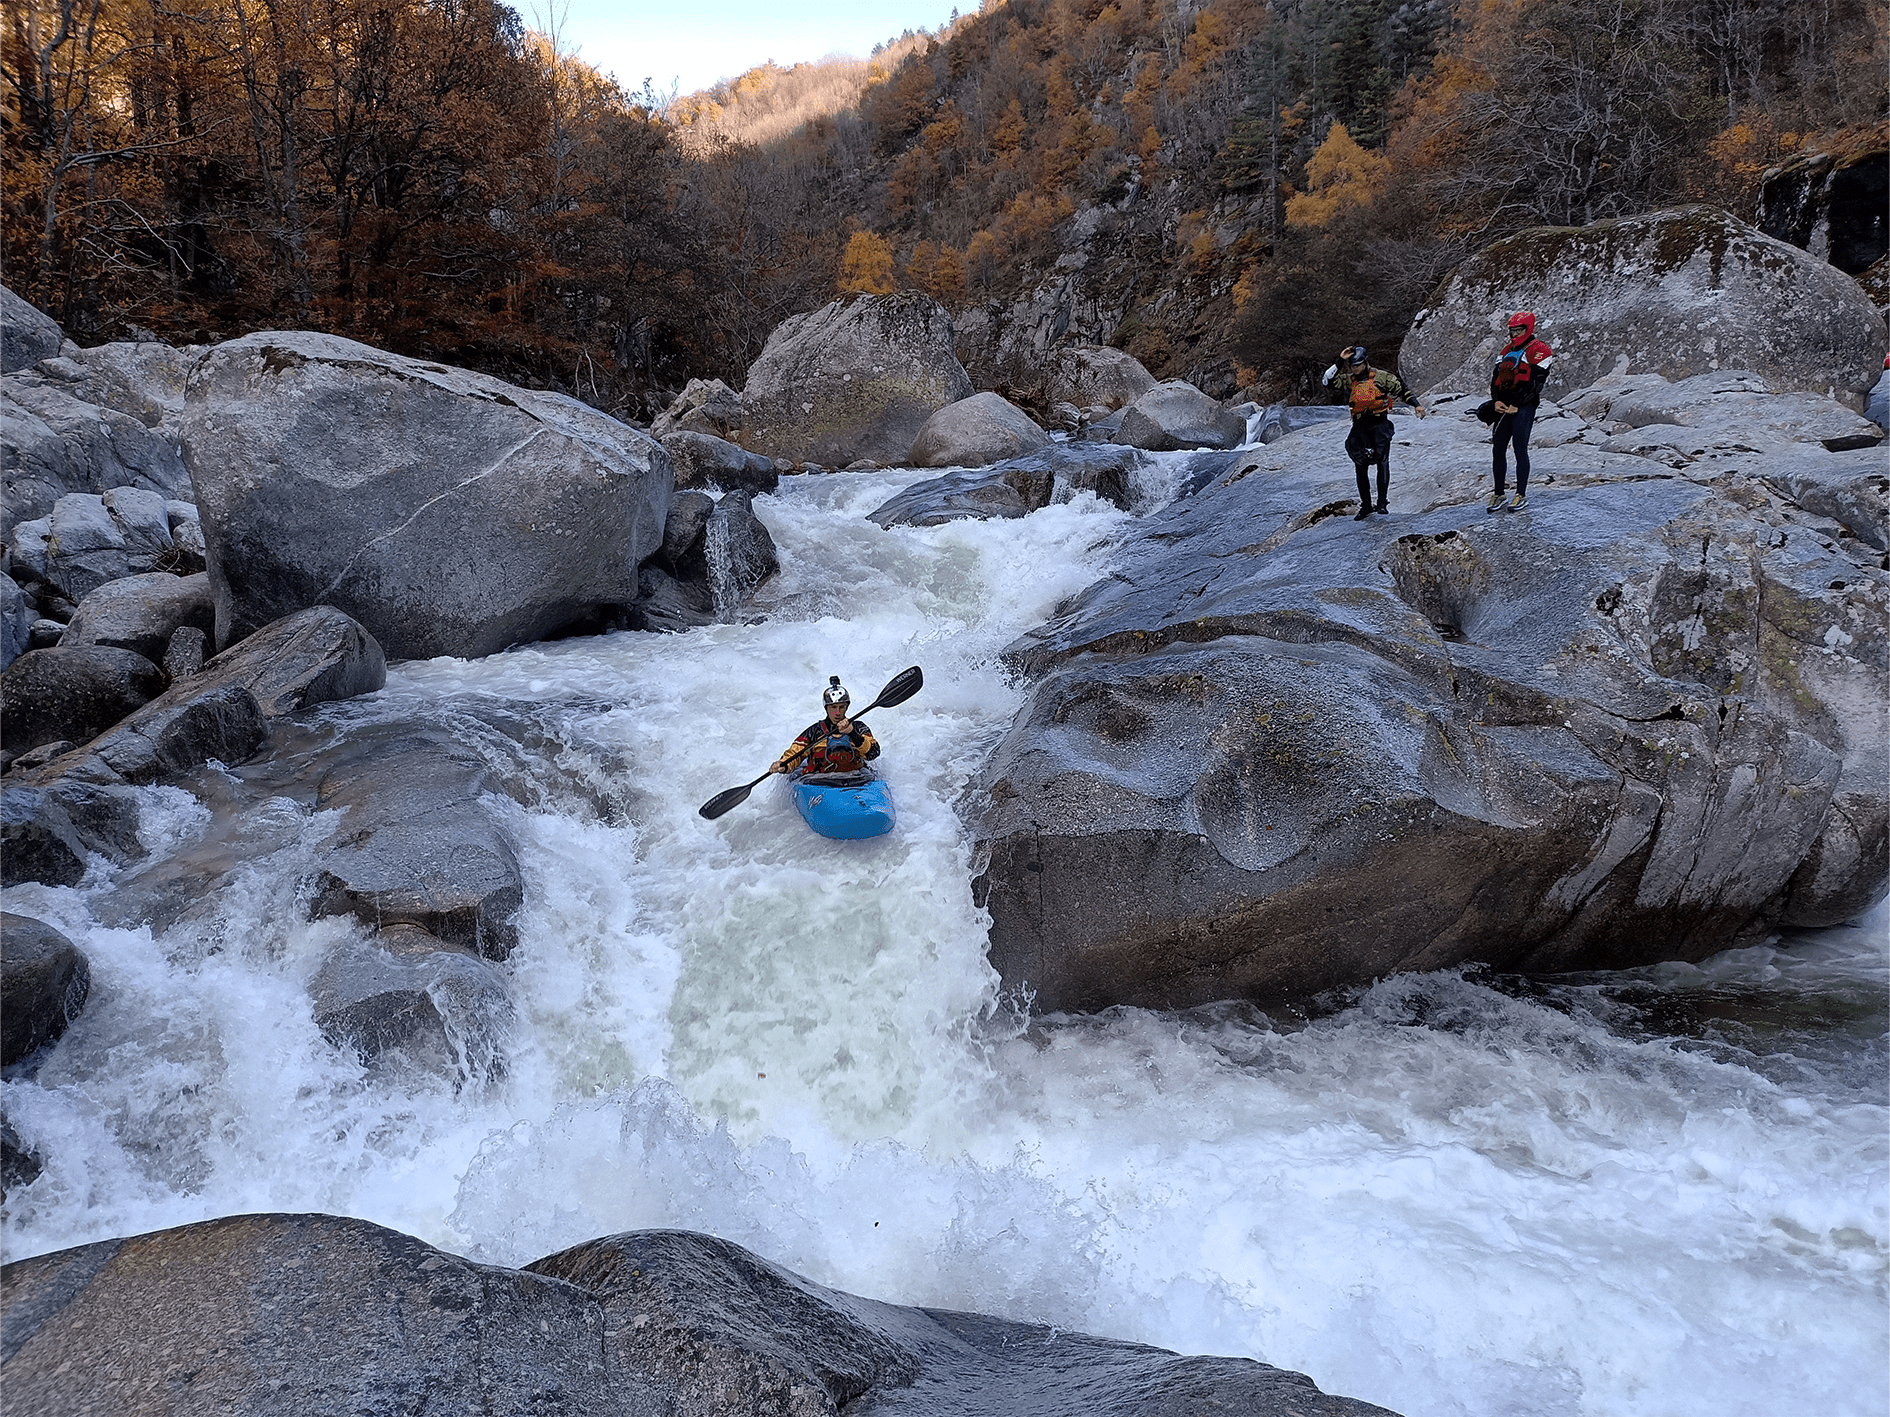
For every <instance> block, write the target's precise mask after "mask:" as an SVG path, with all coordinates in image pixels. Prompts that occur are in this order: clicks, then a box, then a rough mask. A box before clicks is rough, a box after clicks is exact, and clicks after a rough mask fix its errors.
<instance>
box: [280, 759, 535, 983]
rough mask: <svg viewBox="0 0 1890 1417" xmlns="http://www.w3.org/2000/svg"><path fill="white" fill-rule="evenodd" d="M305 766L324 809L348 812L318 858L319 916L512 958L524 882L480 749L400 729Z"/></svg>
mask: <svg viewBox="0 0 1890 1417" xmlns="http://www.w3.org/2000/svg"><path fill="white" fill-rule="evenodd" d="M304 766H305V770H309V769H312V770H314V771H315V772H318V773H319V782H320V787H319V789H318V791H317V793H316V799H315V800H316V805H317V806H318V807H319V808H320V809H322V810H338V809H344V810H345V811H346V813H347V815H346V816H345V817H344V818H343V819H342V823H341V825H340V828H339V832H338V836H337V839H336V843H335V845H334V847H333V848H332V849H330V850H328V851H327V852H325V853H324V854H323V855H322V857H321V858H320V866H319V874H318V875H317V877H316V896H315V901H314V906H313V912H314V914H315V915H317V916H324V915H346V914H352V915H353V916H355V917H356V918H357V919H359V920H360V921H362V922H363V923H364V924H366V925H369V926H372V927H376V928H379V927H383V926H387V925H395V924H404V925H415V926H418V927H419V928H420V929H422V930H425V931H427V932H428V933H429V934H431V935H434V936H436V937H437V938H439V939H441V940H444V941H446V942H447V943H448V944H453V945H460V946H464V947H465V948H467V949H469V950H471V951H473V952H474V953H477V954H482V955H485V956H486V957H488V958H490V959H504V958H505V957H506V955H508V954H509V953H511V951H512V948H513V946H515V945H516V944H517V943H518V931H517V928H516V926H515V925H514V923H513V917H514V916H515V915H516V914H517V913H518V908H519V906H520V905H521V904H522V903H523V901H524V898H525V890H524V879H523V877H522V876H521V874H520V872H519V865H518V857H517V855H516V854H515V853H514V850H513V847H512V842H511V838H510V836H509V835H508V833H507V832H506V830H505V828H504V826H503V825H502V823H501V822H500V821H499V819H498V817H497V815H496V814H495V812H494V811H493V809H492V807H491V806H490V805H489V804H488V803H487V801H486V797H487V794H489V793H492V792H494V791H502V790H503V786H504V783H503V782H502V781H501V780H500V779H499V778H498V777H497V775H496V774H495V773H494V771H493V768H492V765H491V764H490V763H489V762H488V761H487V759H486V758H485V757H484V756H483V755H482V754H481V753H480V752H479V751H478V749H477V748H476V747H474V746H472V745H469V744H467V743H464V742H461V741H459V740H457V739H455V738H454V737H453V736H452V735H451V734H449V733H447V732H446V731H444V730H442V729H438V728H431V727H425V726H409V725H392V726H389V727H387V728H384V729H380V730H376V731H370V732H368V733H365V734H362V735H360V736H358V737H355V738H353V739H350V740H349V741H348V742H347V743H346V744H344V745H341V746H340V747H338V748H337V749H336V750H335V751H334V752H333V753H332V754H328V755H323V756H322V757H318V758H316V759H314V760H313V761H312V762H307V763H305V765H304Z"/></svg>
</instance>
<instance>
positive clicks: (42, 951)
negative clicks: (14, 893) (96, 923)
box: [0, 912, 92, 1067]
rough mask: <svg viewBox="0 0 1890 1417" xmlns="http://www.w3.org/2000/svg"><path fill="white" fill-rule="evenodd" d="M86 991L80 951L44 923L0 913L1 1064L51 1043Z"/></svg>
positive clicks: (87, 965) (86, 969) (86, 966)
mask: <svg viewBox="0 0 1890 1417" xmlns="http://www.w3.org/2000/svg"><path fill="white" fill-rule="evenodd" d="M91 991H92V965H91V961H89V960H88V959H86V957H85V952H84V951H83V950H81V949H80V948H79V947H78V946H77V945H75V944H73V943H72V941H70V940H68V939H67V938H66V937H65V936H64V935H62V934H60V933H59V932H58V931H57V930H55V929H53V927H52V926H50V925H48V924H46V923H45V922H44V921H40V920H34V919H32V918H30V917H29V916H25V915H14V914H12V913H10V912H0V1067H12V1066H13V1064H15V1063H17V1062H19V1061H20V1059H22V1058H24V1057H26V1056H27V1054H29V1053H32V1052H34V1051H36V1050H38V1049H40V1048H43V1047H45V1046H46V1045H47V1044H48V1043H51V1042H53V1041H55V1040H56V1039H57V1038H58V1037H59V1036H60V1035H61V1034H62V1033H64V1032H65V1031H66V1026H67V1025H68V1024H70V1023H71V1022H72V1020H73V1018H74V1017H75V1016H76V1015H77V1014H78V1012H79V1010H80V1009H82V1008H84V1007H85V1000H86V996H87V995H88V994H89V993H91Z"/></svg>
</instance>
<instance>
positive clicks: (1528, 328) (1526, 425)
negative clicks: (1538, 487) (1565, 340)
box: [1485, 310, 1555, 512]
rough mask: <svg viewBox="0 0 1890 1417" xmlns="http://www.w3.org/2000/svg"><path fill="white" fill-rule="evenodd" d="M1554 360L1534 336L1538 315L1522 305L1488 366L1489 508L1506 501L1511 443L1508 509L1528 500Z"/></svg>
mask: <svg viewBox="0 0 1890 1417" xmlns="http://www.w3.org/2000/svg"><path fill="white" fill-rule="evenodd" d="M1554 363H1555V351H1554V350H1552V349H1550V348H1549V346H1548V345H1546V344H1544V343H1543V342H1542V341H1541V340H1539V339H1537V338H1536V317H1535V316H1534V315H1533V314H1531V313H1530V312H1529V311H1527V310H1518V311H1517V312H1516V313H1515V314H1514V315H1511V316H1510V317H1509V343H1508V345H1506V346H1505V347H1504V349H1503V352H1502V353H1501V354H1499V355H1497V356H1496V368H1495V369H1493V370H1491V371H1490V400H1491V402H1493V403H1494V404H1495V405H1496V422H1495V423H1494V424H1493V425H1491V431H1490V446H1491V454H1490V472H1491V474H1492V475H1493V476H1494V477H1495V479H1496V490H1495V491H1493V492H1492V493H1490V504H1489V506H1488V507H1487V508H1486V509H1485V510H1486V511H1491V512H1494V511H1496V510H1497V509H1498V508H1499V507H1501V506H1502V505H1503V493H1504V491H1505V486H1504V484H1505V483H1506V482H1507V481H1508V479H1509V449H1510V447H1511V445H1514V447H1515V449H1516V496H1515V499H1514V500H1513V501H1511V502H1510V504H1509V510H1510V511H1512V512H1520V511H1522V510H1523V509H1524V508H1525V507H1527V506H1528V505H1529V430H1530V429H1531V428H1533V427H1535V425H1536V405H1538V404H1539V403H1541V402H1542V386H1543V385H1544V384H1545V383H1547V382H1548V379H1549V367H1550V366H1551V365H1553V364H1554Z"/></svg>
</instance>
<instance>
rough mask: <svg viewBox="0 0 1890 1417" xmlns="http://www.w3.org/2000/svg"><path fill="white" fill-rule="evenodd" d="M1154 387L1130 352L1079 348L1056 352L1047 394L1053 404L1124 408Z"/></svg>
mask: <svg viewBox="0 0 1890 1417" xmlns="http://www.w3.org/2000/svg"><path fill="white" fill-rule="evenodd" d="M1154 387H1155V376H1154V375H1153V374H1151V373H1149V372H1148V370H1146V369H1144V368H1143V367H1142V361H1141V360H1139V359H1137V358H1136V357H1135V356H1134V355H1133V354H1130V353H1129V352H1128V351H1127V350H1121V349H1110V348H1109V347H1107V346H1106V345H1079V346H1072V347H1067V348H1064V349H1061V350H1058V351H1057V355H1056V359H1055V361H1054V363H1053V364H1052V366H1051V371H1050V382H1049V385H1048V387H1047V388H1046V390H1045V393H1046V395H1047V397H1048V398H1049V399H1050V401H1051V402H1053V403H1071V404H1074V405H1076V407H1078V408H1107V409H1118V408H1124V407H1126V406H1128V405H1129V404H1132V403H1134V402H1135V401H1136V400H1137V399H1139V398H1140V397H1142V395H1143V394H1145V393H1147V392H1148V391H1149V390H1150V389H1152V388H1154Z"/></svg>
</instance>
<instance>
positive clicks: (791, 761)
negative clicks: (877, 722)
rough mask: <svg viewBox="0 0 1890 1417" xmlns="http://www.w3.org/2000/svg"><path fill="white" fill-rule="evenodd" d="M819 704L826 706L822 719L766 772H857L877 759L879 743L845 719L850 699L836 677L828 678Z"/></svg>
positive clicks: (870, 732) (863, 728)
mask: <svg viewBox="0 0 1890 1417" xmlns="http://www.w3.org/2000/svg"><path fill="white" fill-rule="evenodd" d="M820 701H821V703H823V704H824V705H826V709H827V712H826V715H825V717H823V718H820V719H818V720H816V721H815V722H813V723H811V724H809V725H808V726H807V729H806V730H805V731H804V732H803V733H802V734H801V736H800V737H798V738H796V739H795V740H794V741H793V742H792V743H790V744H788V749H787V751H786V752H785V753H783V754H782V755H781V756H780V757H778V758H776V759H775V760H774V762H773V764H771V765H770V766H769V768H768V771H769V772H771V773H775V772H793V771H794V770H795V769H796V768H802V769H803V770H804V771H805V772H809V773H828V772H858V771H859V770H860V769H861V768H863V767H865V766H866V765H867V764H868V763H869V762H871V761H872V760H873V759H874V758H877V757H878V756H879V740H878V739H876V738H875V737H873V730H872V729H870V728H868V727H867V726H866V722H865V720H864V719H862V720H860V721H858V722H855V721H854V720H853V719H850V718H848V717H847V706H848V705H849V704H850V703H852V701H853V699H852V695H850V694H848V693H847V691H846V689H845V687H844V686H843V685H842V684H841V683H840V676H839V675H838V674H834V675H830V676H829V677H828V679H827V687H826V689H825V690H823V691H822V693H821V696H820Z"/></svg>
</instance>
